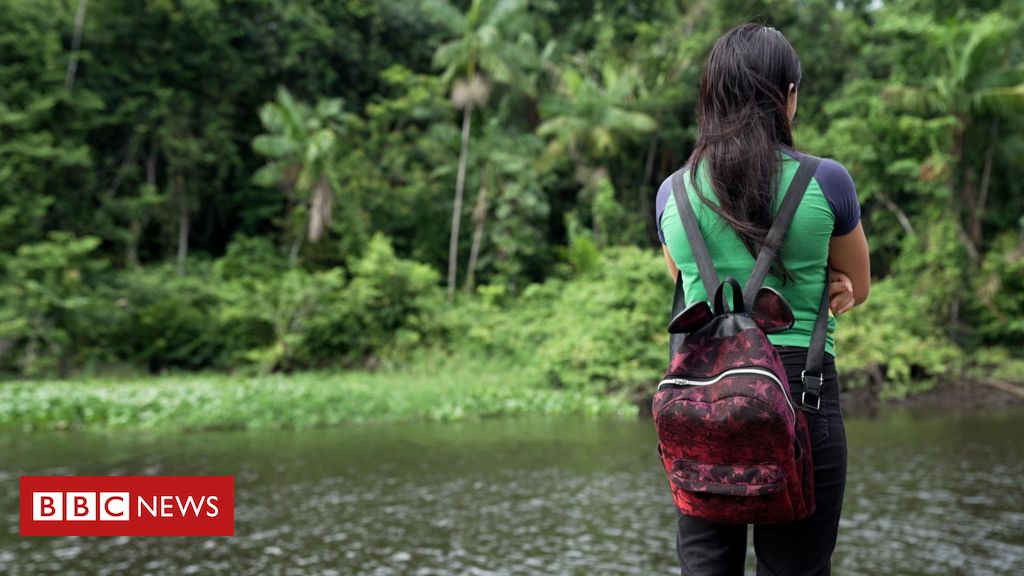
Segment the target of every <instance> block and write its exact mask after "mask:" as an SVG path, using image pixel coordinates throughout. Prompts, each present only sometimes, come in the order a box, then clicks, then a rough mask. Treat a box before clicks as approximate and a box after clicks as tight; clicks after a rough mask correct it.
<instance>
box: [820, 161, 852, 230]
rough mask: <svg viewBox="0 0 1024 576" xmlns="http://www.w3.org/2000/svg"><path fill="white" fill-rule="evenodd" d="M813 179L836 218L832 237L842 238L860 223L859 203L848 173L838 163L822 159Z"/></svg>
mask: <svg viewBox="0 0 1024 576" xmlns="http://www.w3.org/2000/svg"><path fill="white" fill-rule="evenodd" d="M814 179H815V180H817V181H818V186H820V187H821V193H822V194H824V195H825V200H827V201H828V205H829V207H831V208H832V214H834V215H835V217H836V222H835V226H834V227H833V228H832V235H833V236H843V235H844V234H849V233H850V232H852V231H853V229H854V228H856V227H857V223H858V222H860V202H858V201H857V189H856V188H855V187H854V186H853V178H851V177H850V173H849V172H847V171H846V168H844V167H843V165H842V164H840V163H839V162H836V161H835V160H831V159H829V158H823V159H822V161H821V164H819V165H818V171H817V172H815V173H814Z"/></svg>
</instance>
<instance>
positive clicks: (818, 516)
mask: <svg viewBox="0 0 1024 576" xmlns="http://www.w3.org/2000/svg"><path fill="white" fill-rule="evenodd" d="M777 349H778V351H779V355H780V356H781V357H782V363H783V366H785V369H786V375H787V376H788V377H789V385H790V391H791V392H792V393H793V399H794V401H795V402H799V399H800V394H801V393H802V392H803V384H802V383H801V382H800V372H801V371H803V369H804V362H806V360H807V349H806V348H799V347H794V346H778V347H777ZM822 373H823V375H824V382H823V385H822V397H821V410H820V411H819V412H818V413H817V414H813V413H805V414H806V415H807V417H808V419H809V420H808V424H809V425H810V427H811V443H812V450H813V451H812V454H813V458H814V496H815V510H814V514H812V515H811V516H810V517H809V518H806V519H804V520H800V521H798V522H792V523H789V524H761V525H755V526H754V553H755V554H756V555H757V576H827V575H828V574H830V573H831V564H830V563H831V558H832V551H833V550H835V547H836V535H837V533H838V530H839V514H840V512H841V511H842V508H843V490H844V489H845V487H846V431H845V430H844V428H843V415H842V412H841V411H840V409H839V378H838V376H837V375H836V365H835V359H834V358H833V357H832V356H831V355H829V354H825V361H824V364H823V366H822ZM676 516H677V522H676V554H677V556H678V557H679V563H680V566H681V567H682V572H681V574H682V575H683V576H732V575H742V574H743V568H744V564H745V560H746V554H747V525H745V524H715V523H712V522H708V521H706V520H702V519H700V518H693V517H690V516H684V515H682V514H681V513H680V512H679V511H678V510H676Z"/></svg>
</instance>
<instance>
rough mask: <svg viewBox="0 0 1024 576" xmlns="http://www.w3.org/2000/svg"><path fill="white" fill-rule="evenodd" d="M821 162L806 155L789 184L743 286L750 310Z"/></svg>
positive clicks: (819, 159) (745, 301)
mask: <svg viewBox="0 0 1024 576" xmlns="http://www.w3.org/2000/svg"><path fill="white" fill-rule="evenodd" d="M820 162H821V158H817V157H815V156H810V155H806V156H804V157H803V158H802V159H801V160H800V167H799V168H797V170H796V174H795V175H794V176H793V181H792V182H790V183H789V189H788V190H787V191H786V196H785V197H783V199H782V205H781V206H779V211H778V213H776V214H775V218H774V219H773V220H772V226H771V228H769V229H768V236H767V237H766V238H765V241H764V245H763V246H762V247H761V251H760V252H759V253H758V254H757V261H756V262H755V263H754V269H753V271H751V272H750V276H749V277H748V278H747V285H746V286H745V287H744V288H743V300H744V302H743V303H744V304H745V305H746V306H747V309H748V310H749V309H751V308H752V307H753V304H754V296H755V295H756V294H757V291H758V290H759V289H760V288H761V285H762V284H763V283H764V279H765V278H766V277H767V276H768V271H769V269H771V266H772V262H773V261H774V260H775V255H776V254H778V252H779V248H781V247H782V241H783V239H784V238H785V237H786V232H788V231H789V225H790V224H791V223H792V222H793V215H795V214H796V210H797V208H798V207H799V206H800V200H802V199H803V197H804V192H806V191H807V186H808V185H809V184H810V183H811V178H813V177H814V173H815V172H816V171H817V170H818V164H819V163H820Z"/></svg>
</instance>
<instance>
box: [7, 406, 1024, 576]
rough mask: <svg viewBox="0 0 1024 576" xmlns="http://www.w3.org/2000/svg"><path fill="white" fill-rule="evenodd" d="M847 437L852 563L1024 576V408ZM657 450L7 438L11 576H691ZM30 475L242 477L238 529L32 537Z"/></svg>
mask: <svg viewBox="0 0 1024 576" xmlns="http://www.w3.org/2000/svg"><path fill="white" fill-rule="evenodd" d="M847 434H848V441H849V455H850V472H849V480H848V485H847V493H846V500H845V508H844V515H843V520H842V526H841V532H840V540H839V546H838V549H837V551H836V555H835V557H834V564H833V565H834V568H835V569H834V572H835V573H836V574H838V575H857V574H862V575H881V574H885V575H895V574H905V575H924V574H928V575H931V574H937V575H938V574H941V575H953V574H970V575H989V574H1008V575H1009V574H1024V483H1022V482H1024V409H1021V408H1014V409H1003V410H998V411H985V412H976V413H960V414H950V413H942V414H936V413H919V412H918V413H915V412H909V411H901V410H888V411H885V412H883V413H882V414H881V415H878V416H875V417H873V418H852V417H848V418H847ZM655 445H656V443H655V436H654V431H653V425H652V423H651V421H650V420H636V421H632V420H626V421H623V420H586V419H568V420H566V419H562V420H552V419H545V420H536V419H533V420H530V419H527V420H492V421H481V422H465V423H456V424H401V425H386V426H385V425H362V426H358V427H348V428H338V429H332V430H321V431H309V432H231V433H192V434H187V433H182V434H177V433H176V434H168V433H161V434H156V433H135V432H131V433H129V432H112V433H102V434H99V433H32V434H20V433H4V434H2V435H0V517H2V519H3V524H2V528H3V531H2V533H0V574H132V575H135V574H338V575H343V574H379V575H385V574H388V575H390V574H415V575H430V574H436V575H442V574H453V575H455V574H457V575H464V574H467V575H473V574H477V575H485V574H645V575H646V574H678V568H677V566H676V561H675V556H674V548H673V547H674V532H673V530H674V523H673V522H674V518H675V512H674V510H673V508H672V504H671V499H670V497H669V493H668V484H667V479H666V478H665V475H664V471H663V470H662V469H661V468H660V464H659V462H658V460H657V456H656V453H655ZM20 474H99V475H106V474H163V475H191V474H229V475H234V476H235V492H236V521H235V533H236V535H235V536H233V537H225V538H124V537H117V538H98V537H81V538H21V537H19V536H18V506H17V501H18V476H19V475H20ZM751 548H752V547H751ZM752 554H753V552H752V550H751V551H750V552H748V556H749V557H748V564H749V565H750V566H751V567H752V566H753V556H752ZM748 572H749V573H751V574H752V573H753V572H752V570H748Z"/></svg>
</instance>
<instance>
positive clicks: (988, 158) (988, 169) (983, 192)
mask: <svg viewBox="0 0 1024 576" xmlns="http://www.w3.org/2000/svg"><path fill="white" fill-rule="evenodd" d="M998 137H999V118H998V117H996V119H995V120H993V121H992V133H991V134H989V137H988V149H987V150H985V164H984V166H983V167H982V169H981V184H980V185H979V189H978V200H977V202H975V203H974V212H973V213H972V214H971V242H973V243H974V247H975V248H977V249H978V250H979V251H980V250H981V243H982V240H983V238H982V228H983V224H984V221H985V204H986V203H987V202H988V185H989V183H990V182H991V179H992V156H994V155H995V149H996V139H997V138H998Z"/></svg>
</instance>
